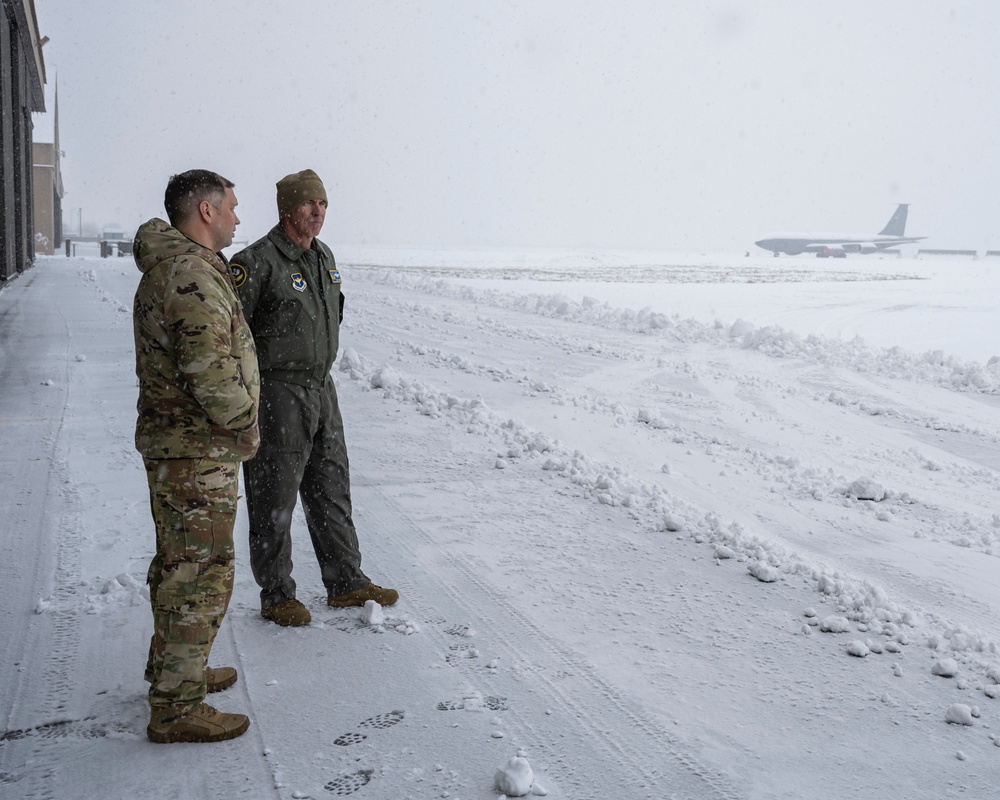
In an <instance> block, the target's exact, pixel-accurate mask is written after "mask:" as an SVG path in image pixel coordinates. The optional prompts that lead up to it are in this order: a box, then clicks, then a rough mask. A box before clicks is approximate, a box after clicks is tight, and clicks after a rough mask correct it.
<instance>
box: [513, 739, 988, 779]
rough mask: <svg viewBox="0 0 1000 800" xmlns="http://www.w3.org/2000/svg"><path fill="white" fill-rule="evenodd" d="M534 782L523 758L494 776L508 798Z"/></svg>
mask: <svg viewBox="0 0 1000 800" xmlns="http://www.w3.org/2000/svg"><path fill="white" fill-rule="evenodd" d="M970 724H971V723H970ZM534 781H535V774H534V773H533V772H532V771H531V764H529V763H528V759H526V758H523V757H521V756H514V757H513V758H512V759H511V760H510V761H508V762H507V763H506V764H505V765H504V766H503V767H501V768H500V769H498V770H497V771H496V774H495V775H494V776H493V783H494V785H495V786H496V788H497V791H499V792H503V793H504V794H505V795H507V796H508V797H524V796H525V795H526V794H527V793H528V792H530V791H531V784H532V783H534Z"/></svg>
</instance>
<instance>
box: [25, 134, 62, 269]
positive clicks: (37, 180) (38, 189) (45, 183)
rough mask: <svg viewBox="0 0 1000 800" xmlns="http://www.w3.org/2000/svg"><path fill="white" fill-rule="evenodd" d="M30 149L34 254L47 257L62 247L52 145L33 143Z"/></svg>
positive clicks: (53, 147)
mask: <svg viewBox="0 0 1000 800" xmlns="http://www.w3.org/2000/svg"><path fill="white" fill-rule="evenodd" d="M31 150H32V153H33V156H32V167H31V171H32V180H31V183H32V188H33V190H34V211H35V236H34V248H35V254H36V255H45V256H51V255H52V254H53V253H55V251H56V248H58V247H59V246H60V245H61V244H62V219H61V218H60V217H61V215H60V214H59V210H60V207H61V198H60V197H59V190H58V186H57V181H56V152H55V151H56V148H55V145H54V144H47V143H42V142H35V143H34V144H32V146H31Z"/></svg>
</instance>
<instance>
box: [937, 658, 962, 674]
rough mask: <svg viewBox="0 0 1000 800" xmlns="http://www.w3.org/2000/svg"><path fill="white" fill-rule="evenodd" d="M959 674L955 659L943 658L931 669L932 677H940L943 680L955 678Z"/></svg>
mask: <svg viewBox="0 0 1000 800" xmlns="http://www.w3.org/2000/svg"><path fill="white" fill-rule="evenodd" d="M957 674H958V662H957V661H955V659H953V658H942V659H941V660H940V661H935V662H934V666H933V667H931V675H940V676H941V677H942V678H954V677H955V676H956V675H957Z"/></svg>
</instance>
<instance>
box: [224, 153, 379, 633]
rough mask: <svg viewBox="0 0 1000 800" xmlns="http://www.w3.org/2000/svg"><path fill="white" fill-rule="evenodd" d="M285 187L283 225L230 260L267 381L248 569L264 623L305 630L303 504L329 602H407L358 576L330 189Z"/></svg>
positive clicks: (304, 177)
mask: <svg viewBox="0 0 1000 800" xmlns="http://www.w3.org/2000/svg"><path fill="white" fill-rule="evenodd" d="M277 190H278V191H277V200H278V224H277V225H275V226H274V228H272V229H271V230H270V232H268V234H267V235H266V236H264V237H262V238H261V239H259V240H258V241H256V242H254V243H253V244H251V245H250V246H249V247H247V248H246V249H245V250H242V251H240V252H239V253H237V254H236V255H235V256H233V259H232V268H233V275H234V278H235V283H236V287H237V290H238V291H239V293H240V299H241V300H242V301H243V307H244V309H245V312H246V316H247V320H248V321H249V323H250V329H251V330H252V331H253V335H254V341H255V342H256V344H257V355H258V358H259V361H260V372H261V397H260V400H261V403H260V430H261V446H260V451H259V452H258V453H257V457H256V458H254V459H253V460H251V461H247V462H246V463H245V464H244V465H243V474H244V478H245V482H246V495H247V509H248V512H249V517H250V564H251V567H252V568H253V574H254V577H255V578H256V579H257V583H258V585H259V586H260V601H261V615H262V616H263V617H264V618H265V619H268V620H271V621H273V622H276V623H277V624H279V625H289V626H298V625H308V624H309V622H310V621H311V620H312V616H311V614H310V613H309V610H308V609H307V608H306V607H305V606H304V605H303V604H302V603H301V602H300V601H299V600H298V599H297V598H296V596H295V581H294V580H293V579H292V537H291V524H292V511H293V510H294V508H295V503H296V499H297V497H298V496H301V498H302V506H303V509H304V511H305V517H306V525H307V527H308V529H309V536H310V538H311V539H312V545H313V549H314V551H315V553H316V559H317V561H318V562H319V567H320V575H321V578H322V581H323V585H324V586H325V588H326V594H327V604H328V605H330V606H332V607H334V608H345V607H348V606H360V605H364V604H365V602H366V601H368V600H374V601H375V602H377V603H378V604H379V605H383V606H388V605H392V604H393V603H395V602H396V600H397V599H398V598H399V594H398V593H397V592H396V591H395V590H394V589H385V588H383V587H381V586H377V585H375V584H373V583H372V582H371V580H370V579H369V578H368V576H367V575H365V573H364V572H362V570H361V549H360V546H359V544H358V536H357V531H356V529H355V527H354V521H353V519H352V517H351V485H350V480H351V479H350V469H349V466H348V460H347V445H346V443H345V441H344V422H343V419H342V418H341V415H340V407H339V405H338V403H337V390H336V387H335V386H334V383H333V378H332V377H331V375H330V369H331V367H332V366H333V362H334V360H335V359H336V357H337V349H338V347H339V339H340V321H341V317H342V314H343V295H342V294H341V286H340V272H339V270H338V269H337V265H336V263H335V261H334V258H333V253H332V252H331V251H330V248H329V247H327V246H326V245H325V244H323V242H321V241H320V240H319V239H317V238H316V237H317V236H319V232H320V230H322V228H323V222H324V220H325V218H326V209H327V197H326V189H325V187H324V186H323V182H322V181H321V180H320V178H319V176H318V175H317V174H316V173H315V172H313V171H312V170H311V169H307V170H303V171H302V172H296V173H293V174H291V175H287V176H285V177H284V178H282V179H281V180H280V181H278V184H277Z"/></svg>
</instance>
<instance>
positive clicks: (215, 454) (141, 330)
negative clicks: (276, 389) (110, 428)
mask: <svg viewBox="0 0 1000 800" xmlns="http://www.w3.org/2000/svg"><path fill="white" fill-rule="evenodd" d="M133 255H134V256H135V263H136V266H137V267H138V268H139V271H140V272H142V278H141V279H140V281H139V286H138V288H137V289H136V293H135V303H134V306H133V328H134V334H135V371H136V375H137V376H138V378H139V401H138V404H137V410H138V420H137V422H136V430H135V444H136V449H138V451H139V452H140V453H142V455H143V456H145V457H146V458H153V459H162V458H211V459H215V460H217V461H243V460H245V459H247V458H250V457H252V456H253V455H254V453H255V452H256V450H257V445H258V443H259V433H258V430H257V409H258V404H259V398H260V375H259V373H258V368H257V353H256V351H255V349H254V344H253V337H252V336H251V334H250V329H249V327H248V326H247V323H246V320H245V319H244V317H243V309H242V307H241V306H240V301H239V297H238V296H237V294H236V290H235V289H234V288H233V282H232V275H231V273H230V270H229V265H228V263H227V262H226V260H225V258H224V257H223V256H222V255H220V254H218V253H213V252H212V251H211V250H209V249H208V248H206V247H203V246H201V245H200V244H198V243H197V242H194V241H192V240H191V239H189V238H187V237H186V236H184V234H182V233H181V232H180V231H178V230H177V229H176V228H173V227H171V226H170V225H168V224H167V223H166V222H164V221H163V220H161V219H151V220H150V221H149V222H147V223H145V224H144V225H142V226H141V227H140V228H139V230H138V232H137V233H136V237H135V245H134V247H133Z"/></svg>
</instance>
